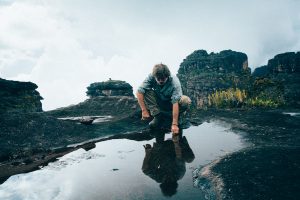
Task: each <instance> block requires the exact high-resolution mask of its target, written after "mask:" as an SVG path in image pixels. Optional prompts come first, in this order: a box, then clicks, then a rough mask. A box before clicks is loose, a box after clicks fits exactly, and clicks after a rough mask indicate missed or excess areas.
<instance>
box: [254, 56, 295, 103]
mask: <svg viewBox="0 0 300 200" xmlns="http://www.w3.org/2000/svg"><path fill="white" fill-rule="evenodd" d="M253 78H254V79H255V81H254V84H253V89H252V92H253V95H254V96H258V97H260V98H269V99H271V100H273V101H274V102H278V103H280V104H281V105H282V106H288V107H295V108H299V107H300V89H299V88H300V52H296V53H295V52H287V53H283V54H278V55H276V56H275V57H274V58H272V59H270V60H269V61H268V64H267V65H266V66H262V67H259V68H256V69H255V71H254V72H253Z"/></svg>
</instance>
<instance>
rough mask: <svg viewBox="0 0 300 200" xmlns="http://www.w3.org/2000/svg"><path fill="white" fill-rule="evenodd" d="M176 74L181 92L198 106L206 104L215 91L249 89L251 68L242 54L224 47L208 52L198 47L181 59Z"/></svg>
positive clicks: (201, 106) (205, 105)
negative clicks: (223, 49)
mask: <svg viewBox="0 0 300 200" xmlns="http://www.w3.org/2000/svg"><path fill="white" fill-rule="evenodd" d="M177 76H178V78H179V79H180V81H181V83H182V89H183V92H184V93H185V94H186V95H188V96H190V97H191V99H192V101H193V102H194V103H195V104H196V107H197V108H203V107H207V106H208V103H209V102H208V96H209V95H210V94H212V93H214V92H215V91H218V90H225V89H228V88H239V89H246V88H248V86H249V81H250V78H251V70H250V68H249V67H248V58H247V55H246V54H244V53H241V52H235V51H232V50H225V51H221V52H220V53H210V54H208V53H207V52H206V51H205V50H197V51H194V52H193V53H192V54H191V55H189V56H187V57H186V59H184V60H183V62H182V63H181V64H180V68H179V70H178V74H177Z"/></svg>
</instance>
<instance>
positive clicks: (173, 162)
mask: <svg viewBox="0 0 300 200" xmlns="http://www.w3.org/2000/svg"><path fill="white" fill-rule="evenodd" d="M164 137H165V134H164V133H161V132H157V133H156V134H155V139H156V142H153V145H152V146H151V145H150V144H146V145H144V148H145V158H144V161H143V166H142V170H143V172H144V174H146V175H148V176H149V177H150V178H152V179H153V180H155V181H156V182H158V183H160V189H161V191H162V193H163V195H165V196H173V195H174V194H176V192H177V187H178V183H177V181H178V180H179V179H181V178H182V177H183V176H184V174H185V172H186V166H185V163H186V162H187V163H190V162H192V161H193V160H194V158H195V155H194V153H193V151H192V149H191V148H190V146H189V144H188V141H187V139H186V137H182V131H180V133H179V135H176V136H173V137H172V140H165V139H164Z"/></svg>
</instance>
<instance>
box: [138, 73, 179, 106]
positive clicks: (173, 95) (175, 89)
mask: <svg viewBox="0 0 300 200" xmlns="http://www.w3.org/2000/svg"><path fill="white" fill-rule="evenodd" d="M151 89H153V90H154V92H155V93H156V94H157V97H158V98H160V99H161V100H162V101H171V102H172V104H174V103H177V102H178V101H179V100H180V98H181V96H182V89H181V84H180V81H179V79H178V78H177V76H172V75H171V76H170V77H169V78H168V80H167V82H166V83H165V84H164V85H163V87H161V86H160V85H159V84H157V82H156V80H155V78H154V76H153V75H152V74H149V75H148V77H147V78H146V79H145V80H144V81H143V83H142V85H141V86H140V87H139V88H138V92H140V93H143V94H144V93H145V92H146V90H151Z"/></svg>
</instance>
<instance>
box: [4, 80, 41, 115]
mask: <svg viewBox="0 0 300 200" xmlns="http://www.w3.org/2000/svg"><path fill="white" fill-rule="evenodd" d="M0 88H1V90H0V113H5V112H41V111H42V103H41V100H42V99H43V98H42V97H41V96H40V94H39V92H38V91H36V89H37V88H38V86H37V85H36V84H34V83H31V82H19V81H10V80H5V79H2V78H0Z"/></svg>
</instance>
